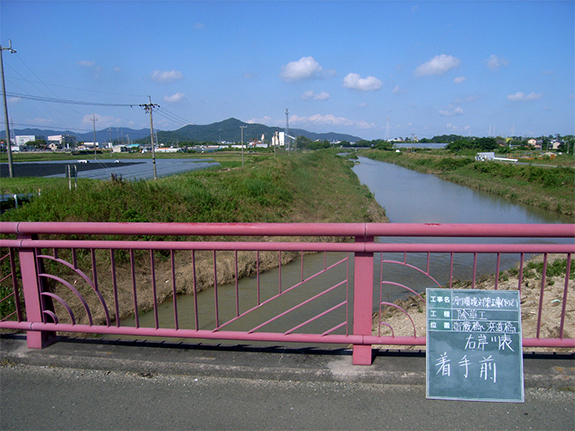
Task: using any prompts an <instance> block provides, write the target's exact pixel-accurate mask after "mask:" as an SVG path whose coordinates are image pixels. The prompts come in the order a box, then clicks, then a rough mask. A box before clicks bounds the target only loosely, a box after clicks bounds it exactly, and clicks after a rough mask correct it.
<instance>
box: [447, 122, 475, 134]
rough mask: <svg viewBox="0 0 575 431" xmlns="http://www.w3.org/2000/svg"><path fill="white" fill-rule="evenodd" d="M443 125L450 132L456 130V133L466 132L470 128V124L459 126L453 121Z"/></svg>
mask: <svg viewBox="0 0 575 431" xmlns="http://www.w3.org/2000/svg"><path fill="white" fill-rule="evenodd" d="M445 127H446V128H447V129H448V130H449V131H451V132H458V133H468V132H469V130H471V126H469V125H467V126H463V127H460V126H456V125H455V124H453V123H447V124H446V125H445Z"/></svg>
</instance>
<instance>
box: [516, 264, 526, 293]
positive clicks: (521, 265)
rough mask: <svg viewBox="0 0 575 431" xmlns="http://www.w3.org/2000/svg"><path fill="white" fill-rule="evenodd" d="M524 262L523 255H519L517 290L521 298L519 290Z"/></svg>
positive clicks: (521, 283)
mask: <svg viewBox="0 0 575 431" xmlns="http://www.w3.org/2000/svg"><path fill="white" fill-rule="evenodd" d="M524 260H525V253H521V258H520V259H519V277H518V278H519V280H518V283H519V285H518V286H517V289H518V290H519V296H521V290H522V287H523V262H524Z"/></svg>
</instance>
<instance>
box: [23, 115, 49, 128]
mask: <svg viewBox="0 0 575 431" xmlns="http://www.w3.org/2000/svg"><path fill="white" fill-rule="evenodd" d="M26 122H27V123H30V124H38V125H43V126H44V125H48V124H54V120H53V119H52V118H39V117H36V118H34V119H31V120H30V119H27V120H26Z"/></svg>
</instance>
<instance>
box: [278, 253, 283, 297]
mask: <svg viewBox="0 0 575 431" xmlns="http://www.w3.org/2000/svg"><path fill="white" fill-rule="evenodd" d="M278 259H279V265H278V277H279V282H278V286H279V290H280V291H279V293H282V251H281V250H280V251H279V252H278Z"/></svg>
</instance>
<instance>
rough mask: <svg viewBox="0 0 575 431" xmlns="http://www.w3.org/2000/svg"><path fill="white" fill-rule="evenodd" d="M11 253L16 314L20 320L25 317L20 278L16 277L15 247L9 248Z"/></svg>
mask: <svg viewBox="0 0 575 431" xmlns="http://www.w3.org/2000/svg"><path fill="white" fill-rule="evenodd" d="M8 253H9V255H10V271H11V272H12V289H13V291H14V302H15V303H16V316H17V317H18V322H21V321H22V319H23V316H22V305H21V303H20V289H19V288H18V278H17V277H16V253H15V252H14V249H13V248H10V249H9V250H8Z"/></svg>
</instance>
